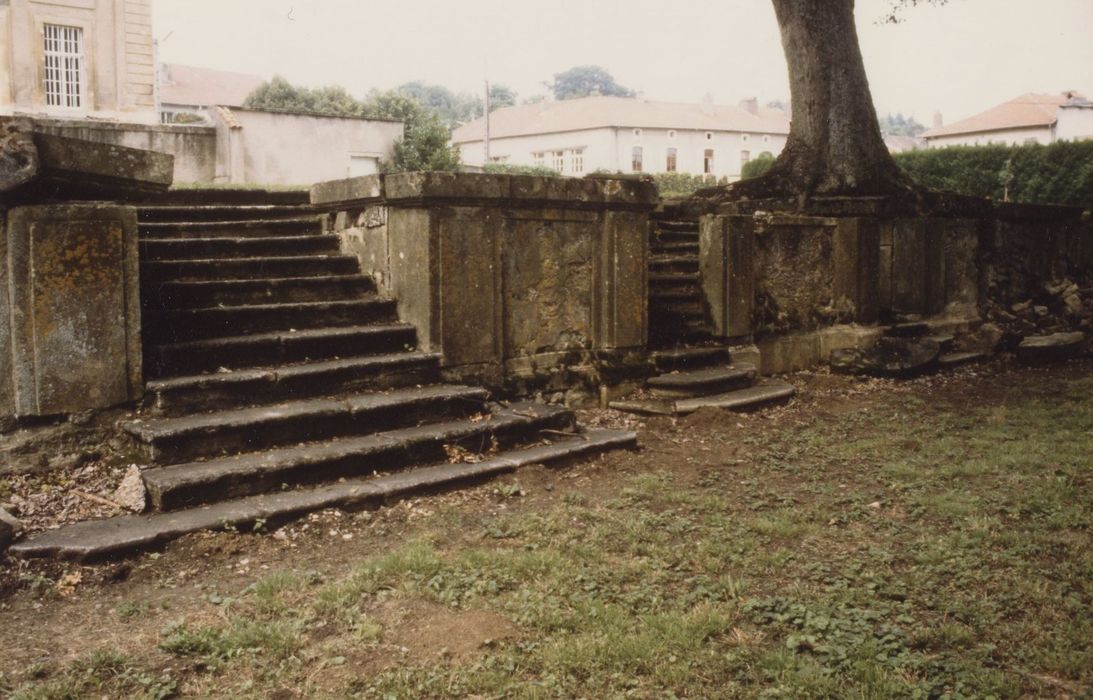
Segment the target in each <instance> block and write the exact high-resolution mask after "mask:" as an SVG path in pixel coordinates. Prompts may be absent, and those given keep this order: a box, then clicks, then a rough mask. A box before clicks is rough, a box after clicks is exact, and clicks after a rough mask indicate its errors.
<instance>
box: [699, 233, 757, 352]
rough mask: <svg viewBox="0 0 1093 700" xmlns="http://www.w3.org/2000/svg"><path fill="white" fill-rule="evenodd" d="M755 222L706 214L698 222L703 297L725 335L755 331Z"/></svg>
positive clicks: (718, 329) (721, 334)
mask: <svg viewBox="0 0 1093 700" xmlns="http://www.w3.org/2000/svg"><path fill="white" fill-rule="evenodd" d="M754 259H755V222H754V220H753V219H752V218H751V217H747V216H722V215H715V216H704V217H702V219H701V221H700V224H699V242H698V267H699V279H700V282H701V284H702V290H703V296H704V297H705V300H706V303H707V304H709V308H710V310H711V315H712V317H713V324H714V332H715V334H716V335H718V336H719V337H722V338H743V337H747V336H749V335H751V334H752V333H753V332H754V329H753V327H752V312H753V311H754V308H755V260H754Z"/></svg>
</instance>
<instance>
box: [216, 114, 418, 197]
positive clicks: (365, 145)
mask: <svg viewBox="0 0 1093 700" xmlns="http://www.w3.org/2000/svg"><path fill="white" fill-rule="evenodd" d="M231 112H232V115H233V116H234V118H235V121H236V122H238V124H239V126H240V127H241V130H239V131H241V134H242V148H243V161H244V169H245V175H244V179H243V182H246V183H255V184H264V185H311V184H313V183H316V182H322V181H325V180H336V179H340V178H346V177H349V176H350V175H351V173H350V163H351V158H352V157H353V156H359V157H368V158H376V159H380V160H383V159H389V158H391V157H392V155H393V151H394V146H395V142H396V141H397V140H399V139H401V138H402V133H403V127H402V123H401V122H387V121H375V120H370V119H342V118H337V117H313V116H306V115H299V114H283V113H279V112H260V111H252V110H245V109H235V108H233V109H232V111H231ZM239 131H237V133H238V132H239Z"/></svg>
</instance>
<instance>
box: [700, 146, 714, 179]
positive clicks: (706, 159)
mask: <svg viewBox="0 0 1093 700" xmlns="http://www.w3.org/2000/svg"><path fill="white" fill-rule="evenodd" d="M702 172H704V173H705V174H707V175H713V149H712V148H707V149H706V152H705V153H703V154H702Z"/></svg>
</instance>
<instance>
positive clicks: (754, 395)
mask: <svg viewBox="0 0 1093 700" xmlns="http://www.w3.org/2000/svg"><path fill="white" fill-rule="evenodd" d="M796 393H797V389H796V387H794V386H793V385H792V384H788V383H786V382H782V381H771V382H766V383H764V384H760V385H757V386H752V387H748V388H746V389H737V390H736V391H729V392H725V393H722V394H712V395H710V396H700V397H695V398H690V399H679V400H672V399H658V398H653V399H637V400H620V401H612V402H611V403H610V406H611V408H613V409H615V410H616V411H626V412H628V413H641V414H646V415H661V416H674V415H684V414H687V413H694V412H695V411H697V410H698V409H700V408H706V407H712V408H722V409H725V410H727V411H753V410H757V409H760V408H763V407H765V406H769V405H771V404H774V403H778V402H781V401H788V400H789V399H791V398H793V396H794V395H795V394H796Z"/></svg>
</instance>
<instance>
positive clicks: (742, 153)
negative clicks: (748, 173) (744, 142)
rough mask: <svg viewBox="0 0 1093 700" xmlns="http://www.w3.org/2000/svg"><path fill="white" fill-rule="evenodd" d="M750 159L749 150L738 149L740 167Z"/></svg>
mask: <svg viewBox="0 0 1093 700" xmlns="http://www.w3.org/2000/svg"><path fill="white" fill-rule="evenodd" d="M749 160H751V151H740V167H741V168H743V167H744V166H745V165H746V164H747V162H748V161H749Z"/></svg>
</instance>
